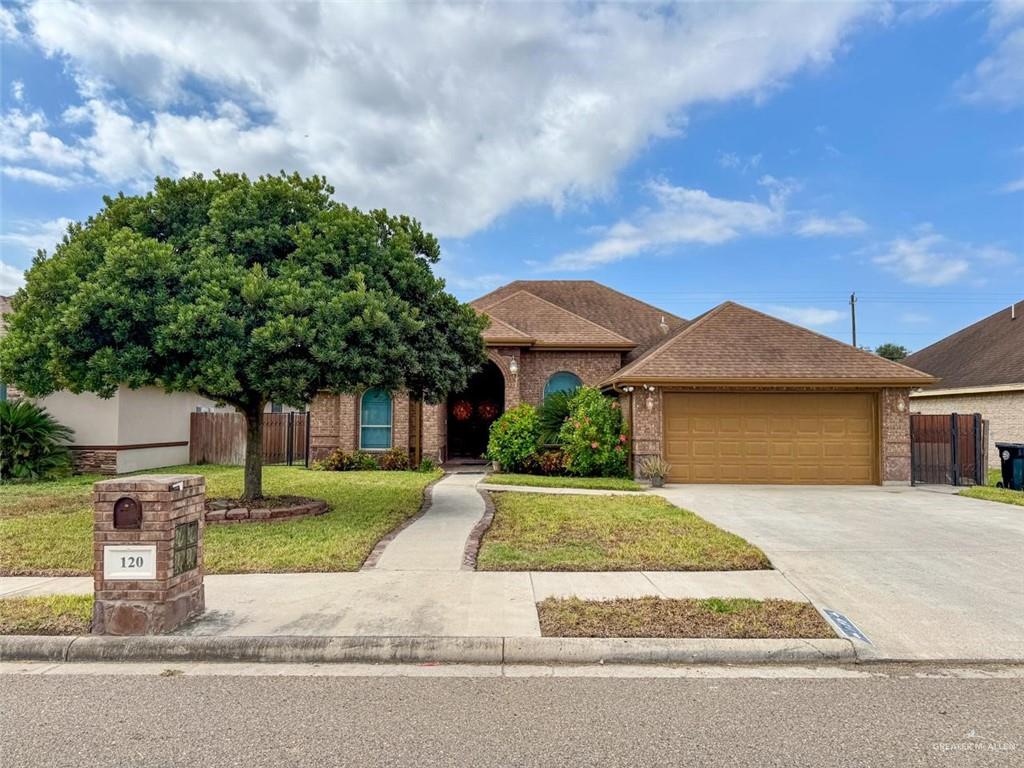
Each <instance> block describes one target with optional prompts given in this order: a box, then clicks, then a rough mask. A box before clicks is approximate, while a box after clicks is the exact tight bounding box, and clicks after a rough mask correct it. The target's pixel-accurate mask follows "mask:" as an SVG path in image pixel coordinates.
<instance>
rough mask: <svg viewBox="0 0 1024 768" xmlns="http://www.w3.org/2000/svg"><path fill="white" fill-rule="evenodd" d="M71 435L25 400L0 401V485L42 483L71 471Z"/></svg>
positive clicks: (36, 406) (43, 411) (66, 429)
mask: <svg viewBox="0 0 1024 768" xmlns="http://www.w3.org/2000/svg"><path fill="white" fill-rule="evenodd" d="M72 434H73V433H72V431H71V430H70V429H69V428H68V427H65V426H64V425H63V424H61V423H60V422H58V421H57V420H56V419H54V418H53V416H51V415H50V414H49V413H47V411H46V409H45V408H43V407H41V406H38V405H36V404H35V403H31V402H29V401H28V400H14V401H10V400H2V401H0V481H2V482H12V481H13V482H29V481H32V480H46V479H48V478H51V477H57V476H59V475H64V474H67V473H69V472H70V471H71V452H70V451H69V450H68V447H67V441H68V440H70V439H71V435H72Z"/></svg>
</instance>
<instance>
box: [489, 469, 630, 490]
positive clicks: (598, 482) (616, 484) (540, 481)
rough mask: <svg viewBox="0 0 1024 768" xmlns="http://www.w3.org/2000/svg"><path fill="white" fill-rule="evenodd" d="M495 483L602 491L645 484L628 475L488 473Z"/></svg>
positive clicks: (625, 488) (626, 488)
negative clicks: (573, 475)
mask: <svg viewBox="0 0 1024 768" xmlns="http://www.w3.org/2000/svg"><path fill="white" fill-rule="evenodd" d="M486 482H488V483H493V484H494V485H527V486H531V487H534V488H594V489H598V490H602V491H642V490H644V486H643V485H641V484H640V483H638V482H637V481H636V480H630V479H629V478H627V477H548V476H546V475H514V474H502V473H498V474H494V475H488V476H487V480H486Z"/></svg>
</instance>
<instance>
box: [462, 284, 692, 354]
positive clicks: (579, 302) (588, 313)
mask: <svg viewBox="0 0 1024 768" xmlns="http://www.w3.org/2000/svg"><path fill="white" fill-rule="evenodd" d="M519 291H526V292H528V293H532V294H533V295H534V296H537V297H539V298H541V299H544V300H545V301H549V302H551V303H552V304H555V305H557V306H559V307H562V308H563V309H567V310H569V311H570V312H572V313H573V314H575V315H579V316H580V317H582V318H585V319H587V320H589V321H591V322H592V323H597V324H598V325H600V326H602V327H604V328H607V329H608V330H610V331H612V332H614V333H617V334H618V335H620V336H623V337H625V338H627V339H630V340H632V341H633V342H634V343H635V344H636V347H635V348H634V349H633V350H632V351H630V352H629V353H627V355H626V360H627V361H628V360H632V359H633V358H636V357H638V356H639V355H641V354H643V352H644V351H646V350H647V349H649V348H650V347H652V346H654V345H655V344H660V343H661V342H662V341H664V339H665V334H664V333H662V331H661V327H660V324H661V319H662V318H665V322H666V324H667V325H668V327H669V333H670V334H671V333H672V332H673V331H677V330H679V329H680V328H682V327H683V326H684V325H686V323H687V321H686V320H684V319H683V318H681V317H677V316H676V315H673V314H672V313H671V312H666V311H665V310H663V309H660V308H658V307H655V306H652V305H650V304H647V303H646V302H643V301H640V300H639V299H635V298H633V297H632V296H627V295H626V294H624V293H621V292H619V291H616V290H615V289H614V288H609V287H608V286H607V285H602V284H601V283H598V282H595V281H593V280H515V281H513V282H511V283H509V284H508V285H503V286H502V287H500V288H497V289H495V290H494V291H491V292H490V293H488V294H487V295H485V296H481V297H480V298H479V299H476V300H475V301H473V302H471V304H472V305H473V306H474V307H476V308H477V309H483V310H486V309H487V307H489V306H491V305H493V304H496V303H498V302H499V301H501V300H502V299H505V298H507V297H509V296H511V295H512V294H514V293H518V292H519ZM513 324H514V323H513Z"/></svg>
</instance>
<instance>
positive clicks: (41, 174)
mask: <svg viewBox="0 0 1024 768" xmlns="http://www.w3.org/2000/svg"><path fill="white" fill-rule="evenodd" d="M2 172H3V175H4V176H7V177H8V178H10V179H18V180H19V181H28V182H31V183H32V184H38V185H39V186H42V187H50V188H51V189H68V188H69V187H71V186H74V179H72V178H69V177H67V176H58V175H56V174H53V173H48V172H46V171H40V170H38V169H37V168H26V167H24V166H20V165H5V166H4V167H3V169H2Z"/></svg>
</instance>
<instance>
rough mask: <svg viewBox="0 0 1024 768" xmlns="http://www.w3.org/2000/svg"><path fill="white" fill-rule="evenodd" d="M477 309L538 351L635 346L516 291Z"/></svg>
mask: <svg viewBox="0 0 1024 768" xmlns="http://www.w3.org/2000/svg"><path fill="white" fill-rule="evenodd" d="M478 309H480V310H481V311H483V312H484V313H485V314H487V315H488V316H489V317H491V318H496V319H497V320H499V321H501V322H502V323H503V324H505V325H506V326H511V327H512V328H513V329H515V330H517V331H519V332H520V333H522V334H524V335H525V336H526V337H529V338H532V339H534V345H535V346H539V347H584V348H595V347H596V348H611V349H632V348H633V347H635V346H636V345H635V344H634V343H633V341H631V340H630V339H627V338H626V337H624V336H620V335H619V334H617V333H615V332H614V331H611V330H609V329H608V328H605V327H603V326H601V325H598V324H597V323H594V322H591V321H590V320H587V319H586V318H584V317H580V316H579V315H577V314H574V313H573V312H570V311H569V310H567V309H563V308H562V307H560V306H558V305H556V304H552V303H551V302H550V301H546V300H544V299H542V298H540V297H539V296H535V295H533V294H532V293H529V292H527V291H516V292H515V293H512V294H510V295H509V296H506V297H505V298H502V299H500V300H499V301H496V302H494V303H491V304H488V306H487V307H485V308H479V307H478Z"/></svg>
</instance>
